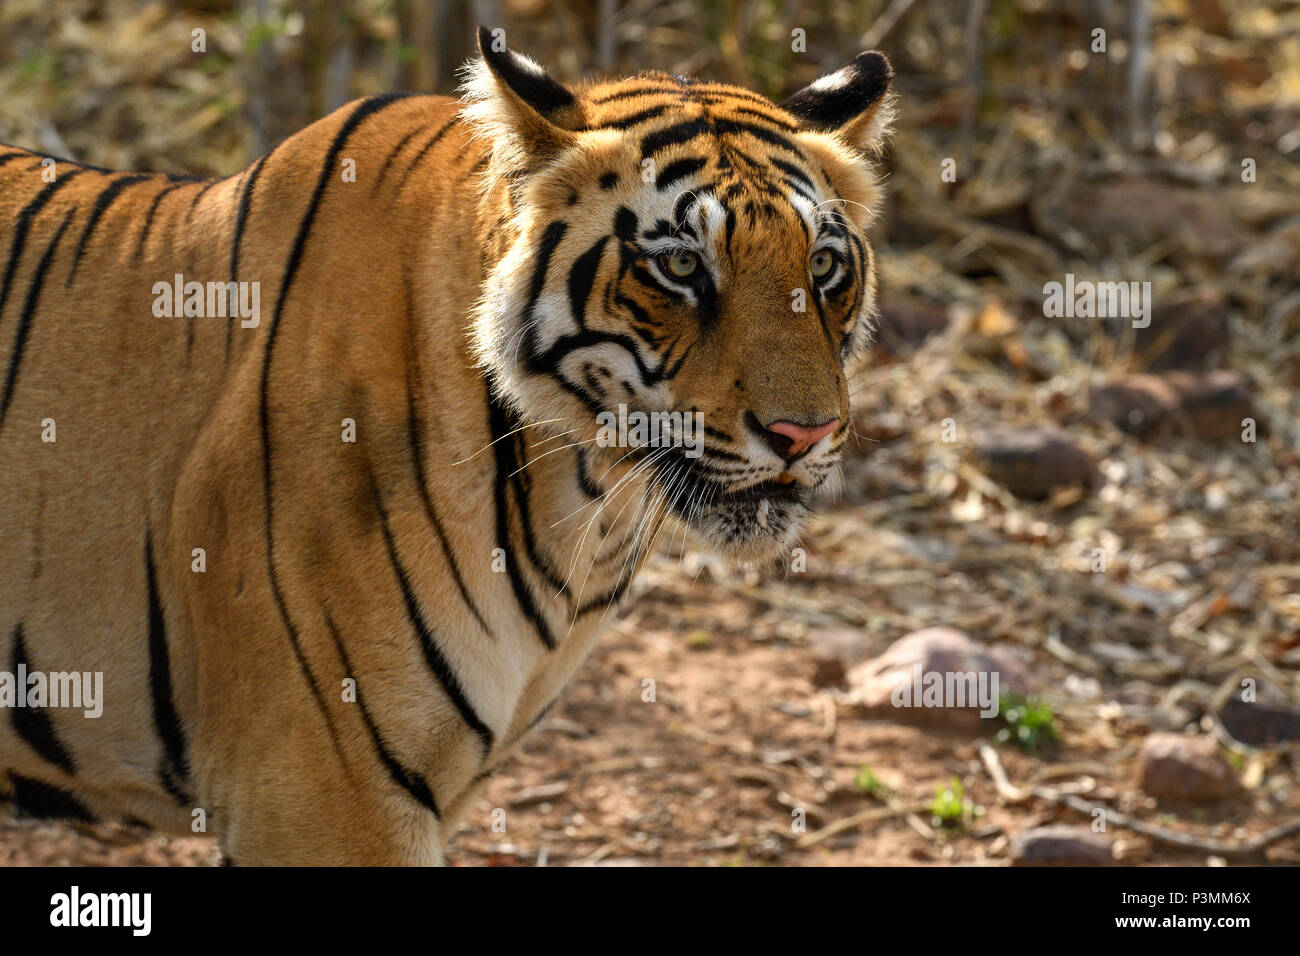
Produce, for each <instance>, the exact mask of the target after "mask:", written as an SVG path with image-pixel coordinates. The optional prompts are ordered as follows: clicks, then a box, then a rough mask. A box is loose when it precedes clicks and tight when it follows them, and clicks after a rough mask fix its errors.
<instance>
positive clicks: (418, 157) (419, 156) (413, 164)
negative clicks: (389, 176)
mask: <svg viewBox="0 0 1300 956" xmlns="http://www.w3.org/2000/svg"><path fill="white" fill-rule="evenodd" d="M367 102H369V101H367ZM362 105H363V106H364V104H362ZM457 119H458V117H452V118H451V119H450V120H448V121H447V122H446V124H444V125H443V126H442V128H441V129H439V130H438V132H436V133H434V134H433V136H432V138H431V139H430V140H429V141H428V142H427V143H425V144H424V145H423V146H421V147H420V151H419V152H418V153H416V154H415V156H413V157H412V158H411V161H410V162H409V163H407V164H406V169H404V170H403V171H402V178H401V179H400V180H398V182H397V190H398V192H401V190H402V187H403V186H405V185H406V179H407V177H408V176H410V175H411V173H412V171H414V169H415V167H416V166H417V165H419V162H420V160H421V159H423V158H424V155H425V153H427V152H428V151H429V150H431V149H433V147H434V146H436V145H437V143H438V140H440V139H442V137H443V135H444V134H446V132H447V130H449V129H451V128H452V127H453V126H455V125H456V121H457Z"/></svg>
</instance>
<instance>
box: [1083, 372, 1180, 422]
mask: <svg viewBox="0 0 1300 956" xmlns="http://www.w3.org/2000/svg"><path fill="white" fill-rule="evenodd" d="M1177 406H1178V393H1177V392H1175V391H1174V389H1173V388H1172V387H1171V386H1170V385H1169V383H1168V382H1166V381H1165V380H1164V379H1163V378H1161V377H1160V376H1159V375H1133V376H1130V377H1129V378H1125V379H1122V380H1120V381H1118V382H1112V383H1110V384H1109V385H1102V386H1100V387H1098V388H1094V389H1093V390H1092V394H1091V395H1090V396H1089V400H1088V411H1089V414H1091V415H1092V417H1093V418H1096V419H1098V420H1100V421H1108V422H1110V423H1111V424H1113V425H1115V426H1116V427H1117V428H1119V429H1120V430H1121V431H1126V432H1128V433H1129V434H1130V435H1137V436H1139V437H1145V436H1147V435H1150V434H1151V433H1152V432H1154V431H1156V429H1158V428H1159V427H1160V426H1161V425H1163V424H1164V423H1165V422H1166V421H1167V420H1168V418H1169V415H1170V413H1171V412H1172V411H1173V410H1174V409H1175V408H1177Z"/></svg>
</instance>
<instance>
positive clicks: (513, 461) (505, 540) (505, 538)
mask: <svg viewBox="0 0 1300 956" xmlns="http://www.w3.org/2000/svg"><path fill="white" fill-rule="evenodd" d="M513 427H514V426H512V425H511V423H510V414H509V412H508V411H507V410H506V407H505V405H503V404H502V403H501V401H500V400H498V399H497V397H496V396H495V395H494V394H492V393H491V390H490V389H489V394H488V430H489V431H490V432H491V436H492V447H493V449H494V450H495V452H496V482H495V496H496V511H497V547H498V548H500V549H501V551H502V553H504V554H505V555H506V573H507V574H508V575H509V576H510V586H511V588H512V589H513V591H514V594H515V601H516V602H517V603H518V604H519V609H520V610H521V611H522V612H523V614H524V616H525V617H526V618H528V620H529V621H531V622H532V625H533V628H534V629H535V630H536V631H537V636H538V637H539V638H540V639H541V642H542V643H543V644H545V645H546V648H547V649H548V650H554V649H555V635H554V634H552V633H551V626H550V624H549V623H547V621H546V618H545V617H544V616H543V615H542V612H541V609H540V608H539V607H538V606H537V602H536V600H535V599H534V597H533V593H532V589H531V588H530V587H529V586H528V582H527V581H525V580H524V576H523V574H522V572H521V571H520V570H519V567H518V565H517V562H516V561H515V560H514V547H513V546H512V545H511V543H510V484H511V482H510V475H511V474H512V473H514V472H515V471H516V470H517V469H518V467H519V463H518V458H517V456H516V453H515V446H514V437H515V436H513V435H510V436H509V437H506V436H507V435H509V433H510V431H511V429H512V428H513Z"/></svg>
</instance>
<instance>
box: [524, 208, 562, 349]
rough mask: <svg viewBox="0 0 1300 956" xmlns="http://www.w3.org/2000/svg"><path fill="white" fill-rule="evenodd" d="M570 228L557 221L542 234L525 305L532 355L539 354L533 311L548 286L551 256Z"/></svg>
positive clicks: (527, 337) (527, 339) (525, 319)
mask: <svg viewBox="0 0 1300 956" xmlns="http://www.w3.org/2000/svg"><path fill="white" fill-rule="evenodd" d="M568 229H569V226H568V224H567V223H564V222H561V221H560V220H558V219H557V220H556V221H555V222H552V223H551V224H550V225H549V226H547V227H546V231H545V232H543V233H542V240H541V242H540V243H539V244H538V249H537V259H536V260H535V261H534V263H533V274H532V277H531V278H530V279H529V280H528V301H527V302H526V303H525V304H524V311H523V320H524V322H525V323H526V324H527V326H528V331H527V332H525V333H524V339H525V341H526V343H527V351H528V352H529V353H530V354H534V355H535V354H536V352H537V324H536V323H534V322H532V321H531V320H532V317H533V309H534V308H535V307H536V306H537V300H538V299H540V298H541V296H542V287H543V286H545V285H546V273H547V272H548V271H549V269H550V268H551V256H553V255H554V254H555V248H556V246H558V245H559V244H560V240H561V239H563V238H564V234H565V232H567V231H568Z"/></svg>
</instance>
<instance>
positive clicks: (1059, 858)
mask: <svg viewBox="0 0 1300 956" xmlns="http://www.w3.org/2000/svg"><path fill="white" fill-rule="evenodd" d="M1011 862H1012V864H1013V865H1015V866H1112V865H1113V864H1114V862H1115V859H1114V856H1113V855H1112V852H1111V847H1110V840H1109V839H1108V838H1107V837H1106V836H1105V835H1104V834H1101V833H1093V832H1092V829H1091V828H1090V827H1086V826H1067V825H1065V824H1056V825H1052V826H1045V827H1034V828H1033V829H1032V830H1021V831H1020V832H1019V833H1017V834H1016V835H1015V836H1014V837H1012V839H1011Z"/></svg>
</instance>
